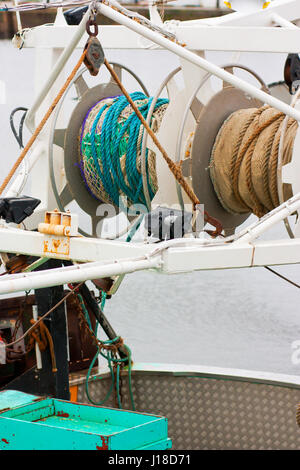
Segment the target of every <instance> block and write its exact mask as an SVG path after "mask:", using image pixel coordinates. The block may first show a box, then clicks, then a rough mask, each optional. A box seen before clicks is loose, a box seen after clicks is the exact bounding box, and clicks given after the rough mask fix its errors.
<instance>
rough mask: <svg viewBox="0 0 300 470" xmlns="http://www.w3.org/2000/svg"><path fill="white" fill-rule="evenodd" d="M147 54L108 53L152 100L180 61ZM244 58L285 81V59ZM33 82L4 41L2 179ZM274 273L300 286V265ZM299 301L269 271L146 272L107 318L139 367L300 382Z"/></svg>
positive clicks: (0, 51) (218, 58) (25, 61)
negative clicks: (171, 366) (238, 372)
mask: <svg viewBox="0 0 300 470" xmlns="http://www.w3.org/2000/svg"><path fill="white" fill-rule="evenodd" d="M146 54H147V56H146V59H145V58H144V57H143V53H142V52H136V51H117V50H114V51H107V56H108V58H109V59H110V60H115V61H117V62H120V63H124V64H126V65H127V66H129V67H130V68H132V69H134V71H135V73H137V74H138V75H139V76H140V77H141V78H142V80H143V81H144V82H145V83H146V85H147V87H148V89H149V91H150V92H152V93H153V92H154V91H155V90H156V88H157V87H158V85H159V83H160V82H161V80H162V79H163V78H164V77H165V76H166V75H167V73H168V72H169V71H170V70H171V69H173V68H175V67H176V66H177V65H178V62H177V59H176V58H174V57H171V56H170V54H168V53H166V52H162V51H147V52H146ZM208 57H209V58H210V59H212V60H214V61H215V62H216V63H218V64H225V63H228V62H232V60H233V58H232V56H231V54H220V53H210V54H209V56H208ZM236 59H237V57H235V60H236ZM238 59H239V61H240V63H242V64H245V65H248V66H250V67H252V68H253V69H254V70H255V71H256V72H257V73H259V74H260V75H261V76H262V77H263V78H264V79H265V81H266V82H267V83H270V82H274V81H277V80H280V79H281V78H282V68H283V63H284V59H285V57H284V56H283V55H277V54H273V55H269V56H267V57H266V55H264V54H262V55H260V56H257V55H254V54H242V55H241V56H240V57H239V58H238ZM74 60H75V59H74ZM71 62H72V61H71ZM33 77H34V51H33V50H32V49H22V50H21V51H19V50H16V49H14V48H13V47H12V45H11V43H10V42H9V41H0V81H1V82H2V84H3V83H5V89H6V102H5V103H4V104H0V117H1V126H0V139H1V158H0V174H1V180H2V179H3V178H4V177H5V175H6V174H7V172H8V170H9V169H10V167H11V165H12V164H13V162H14V161H15V159H16V158H17V155H18V146H17V143H16V142H15V140H14V137H13V135H12V134H11V132H10V129H9V114H10V111H11V110H12V109H13V108H15V107H17V106H25V107H29V106H30V104H31V103H32V100H33V96H34V89H33V87H34V78H33ZM45 78H46V77H45ZM95 80H98V78H97V79H95ZM26 135H27V134H26ZM37 196H38V195H37ZM271 235H273V236H277V238H284V237H287V234H286V231H285V229H284V227H283V226H278V227H276V229H274V230H273V231H272V234H271V233H270V234H269V235H268V238H271ZM276 269H277V270H278V272H280V273H282V274H284V275H286V276H288V277H290V278H291V279H293V280H294V281H296V282H298V283H299V282H300V272H299V266H297V265H296V266H282V267H277V268H276ZM299 300H300V297H299V291H298V289H297V288H295V287H293V286H292V285H290V284H288V283H286V282H284V281H283V280H281V279H279V278H278V277H276V276H274V275H272V274H271V273H270V272H268V271H267V270H266V269H264V268H255V269H236V270H226V271H214V272H196V273H189V274H184V275H173V276H168V277H167V276H163V275H158V274H154V273H142V272H141V273H135V274H131V275H128V276H127V277H126V278H125V280H124V282H123V284H122V285H121V287H120V289H119V291H118V292H117V294H116V295H115V296H114V297H113V298H112V299H111V300H109V301H108V302H107V305H106V314H107V315H108V317H109V319H110V321H111V322H112V324H113V326H114V328H115V329H116V331H117V332H118V333H119V334H120V335H121V336H122V337H123V338H124V339H125V342H126V343H127V344H128V345H129V346H130V347H131V349H132V352H133V359H134V360H136V361H142V362H150V361H151V362H162V363H182V364H203V365H213V366H220V367H231V368H242V369H251V370H264V371H273V372H279V373H286V374H293V375H297V374H300V363H299V364H297V362H298V361H297V359H300V354H299V356H298V357H297V354H294V357H293V356H292V354H293V352H294V353H295V351H296V349H293V346H294V348H296V347H297V343H295V342H296V341H299V344H300V328H299V326H300V311H299V310H300V309H299ZM298 348H299V346H298Z"/></svg>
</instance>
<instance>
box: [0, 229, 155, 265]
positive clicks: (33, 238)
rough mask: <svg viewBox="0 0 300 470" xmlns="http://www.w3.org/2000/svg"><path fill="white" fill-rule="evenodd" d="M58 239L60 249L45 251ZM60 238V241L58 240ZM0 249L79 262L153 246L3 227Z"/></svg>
mask: <svg viewBox="0 0 300 470" xmlns="http://www.w3.org/2000/svg"><path fill="white" fill-rule="evenodd" d="M53 239H56V240H58V243H57V247H58V248H57V253H49V252H46V251H45V242H46V243H47V242H49V241H50V240H53ZM59 242H60V243H59ZM67 242H69V250H68V251H69V253H67V251H65V254H63V253H61V252H60V250H59V246H58V245H59V244H60V245H61V246H63V245H64V246H66V245H67ZM0 250H1V252H5V253H16V254H25V255H26V254H27V255H29V256H37V257H39V258H40V257H45V256H46V257H47V258H57V259H67V260H68V259H72V260H74V261H78V262H89V261H106V260H111V261H115V260H120V259H124V258H132V257H137V256H141V255H145V254H146V253H149V252H150V251H152V250H153V247H152V246H151V245H143V244H141V243H140V244H138V243H134V242H131V243H126V242H125V241H124V242H122V241H112V240H104V239H99V238H87V237H70V238H69V239H68V238H67V237H52V236H51V235H45V234H42V233H39V232H31V231H26V230H21V229H10V228H5V227H0Z"/></svg>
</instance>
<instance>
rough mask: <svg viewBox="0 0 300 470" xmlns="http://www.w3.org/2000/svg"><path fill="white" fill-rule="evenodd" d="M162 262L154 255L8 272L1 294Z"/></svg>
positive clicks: (100, 276) (157, 266) (88, 278)
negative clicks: (142, 257) (103, 262)
mask: <svg viewBox="0 0 300 470" xmlns="http://www.w3.org/2000/svg"><path fill="white" fill-rule="evenodd" d="M160 262H161V260H160V258H159V257H153V258H151V259H148V258H144V259H132V260H124V261H118V262H114V263H112V264H101V263H86V264H81V265H78V264H77V265H75V266H71V267H64V268H56V269H49V270H44V271H39V272H31V273H21V274H15V275H13V274H12V275H10V274H8V275H6V276H3V277H2V280H1V281H0V294H9V293H13V292H19V291H24V290H25V291H26V290H31V289H41V288H44V287H51V286H59V285H63V284H66V283H75V282H76V283H77V282H82V281H88V280H90V279H99V278H103V277H110V276H114V275H116V276H117V275H120V274H128V273H131V272H136V271H141V270H144V269H157V268H159V267H160Z"/></svg>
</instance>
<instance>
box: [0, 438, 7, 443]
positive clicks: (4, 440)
mask: <svg viewBox="0 0 300 470" xmlns="http://www.w3.org/2000/svg"><path fill="white" fill-rule="evenodd" d="M1 441H3V442H5V444H9V442H8V441H7V440H6V439H4V438H3V439H1Z"/></svg>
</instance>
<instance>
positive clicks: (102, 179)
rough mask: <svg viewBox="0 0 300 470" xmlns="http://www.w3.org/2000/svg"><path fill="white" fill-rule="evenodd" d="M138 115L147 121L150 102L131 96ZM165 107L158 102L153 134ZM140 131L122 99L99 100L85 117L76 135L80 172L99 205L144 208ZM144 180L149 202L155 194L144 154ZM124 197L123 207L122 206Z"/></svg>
mask: <svg viewBox="0 0 300 470" xmlns="http://www.w3.org/2000/svg"><path fill="white" fill-rule="evenodd" d="M130 96H131V98H132V99H133V101H135V102H136V104H137V106H138V108H139V110H140V112H141V113H142V115H143V116H144V118H145V119H146V118H147V115H148V111H149V108H150V106H151V102H152V99H153V98H151V97H150V98H149V97H147V96H146V95H144V93H141V92H135V93H132V94H131V95H130ZM167 104H168V100H167V99H163V98H160V99H158V100H157V102H156V105H155V107H154V111H153V115H152V120H151V123H150V124H151V128H152V129H153V130H154V132H157V130H158V128H159V125H160V122H161V120H162V117H163V114H164V112H165V110H166V107H167ZM143 133H144V128H143V126H142V124H141V122H140V120H139V118H138V117H137V115H136V114H135V113H134V111H133V110H132V108H131V106H130V105H129V103H128V101H127V99H126V97H125V96H117V97H113V98H106V99H103V100H101V101H100V102H99V103H97V104H96V105H95V106H93V107H92V108H91V109H90V110H89V112H88V113H87V115H86V117H85V120H84V122H83V125H82V128H81V132H80V153H81V171H82V175H83V178H84V180H85V183H86V185H87V187H88V189H89V190H90V192H91V193H92V194H93V196H94V197H96V198H97V199H98V200H99V201H102V202H107V203H111V204H114V205H115V206H117V207H120V208H121V210H126V206H129V205H131V204H142V205H144V206H146V200H145V196H144V192H143V178H142V173H141V147H142V139H143ZM145 158H146V173H147V174H146V176H147V184H148V190H149V195H150V198H151V199H153V197H154V195H155V193H156V191H157V189H158V188H157V176H156V168H155V154H154V152H152V151H149V150H147V151H146V155H145ZM122 196H126V198H127V204H123V202H122Z"/></svg>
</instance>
